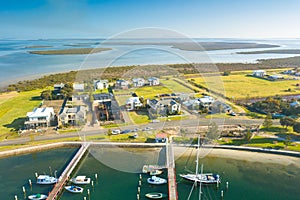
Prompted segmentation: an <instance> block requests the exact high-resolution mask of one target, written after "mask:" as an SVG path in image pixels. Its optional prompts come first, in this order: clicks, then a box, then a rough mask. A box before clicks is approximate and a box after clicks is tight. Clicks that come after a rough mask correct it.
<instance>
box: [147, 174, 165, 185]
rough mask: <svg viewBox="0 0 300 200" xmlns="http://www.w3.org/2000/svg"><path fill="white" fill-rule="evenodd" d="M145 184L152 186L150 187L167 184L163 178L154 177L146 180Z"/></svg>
mask: <svg viewBox="0 0 300 200" xmlns="http://www.w3.org/2000/svg"><path fill="white" fill-rule="evenodd" d="M147 182H148V183H149V184H152V185H161V184H165V183H167V180H166V179H163V178H159V177H156V176H152V177H151V178H148V179H147Z"/></svg>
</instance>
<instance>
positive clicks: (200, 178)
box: [179, 136, 221, 184]
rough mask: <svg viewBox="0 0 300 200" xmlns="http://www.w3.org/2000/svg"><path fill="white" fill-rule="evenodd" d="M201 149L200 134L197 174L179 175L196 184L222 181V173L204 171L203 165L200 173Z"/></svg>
mask: <svg viewBox="0 0 300 200" xmlns="http://www.w3.org/2000/svg"><path fill="white" fill-rule="evenodd" d="M199 149H200V136H199V138H198V146H197V160H196V172H195V174H180V175H179V176H180V177H182V178H184V179H186V180H188V181H191V182H193V183H194V184H198V183H199V184H213V183H220V182H221V179H220V175H219V174H213V173H202V170H203V165H202V167H201V173H200V174H199V172H198V168H199Z"/></svg>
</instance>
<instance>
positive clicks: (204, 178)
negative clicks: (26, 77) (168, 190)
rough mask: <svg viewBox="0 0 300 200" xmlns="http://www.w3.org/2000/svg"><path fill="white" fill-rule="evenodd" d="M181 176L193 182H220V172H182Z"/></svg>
mask: <svg viewBox="0 0 300 200" xmlns="http://www.w3.org/2000/svg"><path fill="white" fill-rule="evenodd" d="M179 176H180V177H182V178H183V179H185V180H188V181H191V182H193V183H194V182H197V183H200V182H201V184H216V183H220V182H221V180H220V176H219V175H218V174H211V173H209V174H201V175H200V174H198V175H195V174H180V175H179Z"/></svg>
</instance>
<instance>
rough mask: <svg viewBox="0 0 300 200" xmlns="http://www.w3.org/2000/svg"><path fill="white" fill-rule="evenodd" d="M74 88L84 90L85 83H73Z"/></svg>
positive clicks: (79, 90)
mask: <svg viewBox="0 0 300 200" xmlns="http://www.w3.org/2000/svg"><path fill="white" fill-rule="evenodd" d="M73 89H74V90H75V91H77V92H83V91H84V84H83V83H73Z"/></svg>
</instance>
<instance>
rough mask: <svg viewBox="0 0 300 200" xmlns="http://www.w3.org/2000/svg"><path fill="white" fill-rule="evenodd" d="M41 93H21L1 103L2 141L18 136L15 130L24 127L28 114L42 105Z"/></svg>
mask: <svg viewBox="0 0 300 200" xmlns="http://www.w3.org/2000/svg"><path fill="white" fill-rule="evenodd" d="M41 92H42V90H33V91H29V92H21V93H18V94H17V95H15V96H14V97H9V98H8V99H7V100H5V101H1V102H0V139H4V138H8V137H13V136H16V135H17V134H16V133H15V132H14V131H13V130H14V129H19V128H21V127H23V124H24V121H25V118H26V113H27V112H29V111H32V110H33V108H35V107H38V106H39V105H40V103H41V99H40V98H39V97H40V94H41Z"/></svg>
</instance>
